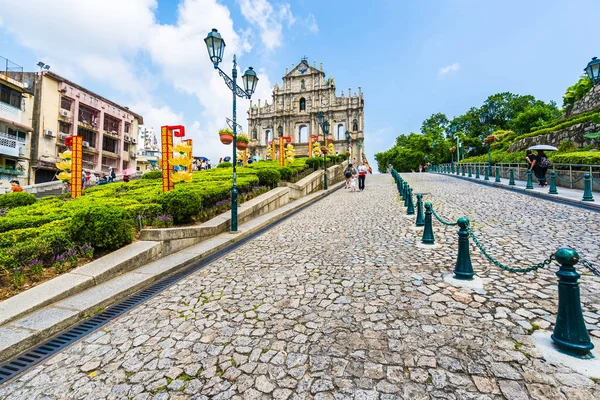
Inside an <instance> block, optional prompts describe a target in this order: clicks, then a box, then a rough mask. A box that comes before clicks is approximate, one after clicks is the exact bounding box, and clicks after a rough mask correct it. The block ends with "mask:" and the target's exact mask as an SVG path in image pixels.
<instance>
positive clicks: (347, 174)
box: [344, 164, 356, 189]
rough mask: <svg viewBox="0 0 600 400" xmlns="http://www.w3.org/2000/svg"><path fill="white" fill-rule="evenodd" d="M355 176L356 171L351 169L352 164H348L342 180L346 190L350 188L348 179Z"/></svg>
mask: <svg viewBox="0 0 600 400" xmlns="http://www.w3.org/2000/svg"><path fill="white" fill-rule="evenodd" d="M354 175H356V170H355V169H354V168H353V167H352V164H348V166H347V167H346V169H345V170H344V178H346V189H348V188H349V187H350V179H352V177H353V176H354Z"/></svg>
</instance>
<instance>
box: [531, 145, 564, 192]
mask: <svg viewBox="0 0 600 400" xmlns="http://www.w3.org/2000/svg"><path fill="white" fill-rule="evenodd" d="M528 150H537V155H536V156H535V157H534V159H533V160H532V162H531V165H530V166H529V170H530V171H532V172H533V174H534V175H535V177H536V179H537V180H538V181H539V183H540V187H544V186H547V185H548V183H547V182H546V173H547V172H548V168H550V167H551V166H552V164H551V163H550V160H548V157H546V153H544V150H548V151H554V150H558V149H557V148H556V147H553V146H548V145H537V146H532V147H530V148H529V149H528Z"/></svg>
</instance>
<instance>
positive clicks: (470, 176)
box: [467, 165, 473, 178]
mask: <svg viewBox="0 0 600 400" xmlns="http://www.w3.org/2000/svg"><path fill="white" fill-rule="evenodd" d="M468 168H469V174H468V175H467V176H468V177H469V178H472V177H473V175H472V174H471V166H470V165H469V167H468Z"/></svg>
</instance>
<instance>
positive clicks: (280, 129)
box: [277, 125, 283, 137]
mask: <svg viewBox="0 0 600 400" xmlns="http://www.w3.org/2000/svg"><path fill="white" fill-rule="evenodd" d="M277 133H278V134H279V137H282V136H283V127H282V126H281V125H279V128H277Z"/></svg>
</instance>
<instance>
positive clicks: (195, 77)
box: [0, 0, 600, 160]
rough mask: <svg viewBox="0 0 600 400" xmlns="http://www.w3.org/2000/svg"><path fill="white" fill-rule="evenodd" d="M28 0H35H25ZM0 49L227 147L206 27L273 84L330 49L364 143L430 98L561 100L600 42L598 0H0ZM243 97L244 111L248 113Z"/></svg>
mask: <svg viewBox="0 0 600 400" xmlns="http://www.w3.org/2000/svg"><path fill="white" fill-rule="evenodd" d="M20 3H27V4H20ZM0 9H2V10H3V12H2V14H0V55H1V56H3V57H6V58H9V59H10V60H12V61H14V62H16V63H18V64H20V65H22V66H24V67H25V69H26V70H36V67H35V64H36V63H37V62H38V61H40V60H43V61H44V62H46V63H48V64H50V65H51V66H52V71H54V72H56V73H58V74H59V75H63V76H65V77H67V78H70V79H73V80H75V81H76V82H78V83H80V84H82V85H83V86H86V87H88V88H89V89H91V90H94V91H96V92H97V93H99V94H101V95H103V96H105V97H108V98H110V99H113V100H115V101H117V102H118V103H120V104H123V105H128V106H129V107H130V108H131V109H132V110H133V111H137V112H139V113H141V114H143V115H144V117H145V119H146V121H147V125H149V126H154V127H155V128H158V127H159V126H160V125H164V124H179V123H183V124H185V125H186V127H187V128H188V132H189V135H190V136H191V137H192V139H194V153H195V154H196V155H205V156H208V157H210V158H212V159H215V158H218V157H222V156H225V155H228V153H229V150H228V148H224V147H223V146H222V145H220V143H219V142H218V138H217V135H216V130H218V128H220V127H222V126H223V125H224V119H225V117H226V116H230V115H231V94H230V92H228V89H227V88H226V86H225V84H224V83H223V82H222V81H220V79H221V78H219V77H218V75H217V74H216V73H215V71H214V70H212V67H211V65H210V63H209V61H208V57H207V55H206V49H205V48H204V45H203V42H202V39H203V38H204V36H206V33H207V32H208V30H209V29H210V28H211V27H216V28H218V29H219V30H220V31H221V32H222V33H223V36H224V38H225V40H226V42H227V49H226V52H227V57H228V58H227V59H226V60H225V63H224V65H223V68H224V69H227V70H229V69H230V65H231V56H232V54H233V52H235V53H237V54H238V61H239V65H240V68H241V69H245V68H246V67H247V66H249V65H252V66H254V67H255V69H257V70H258V71H259V74H260V75H259V77H260V78H261V80H260V82H259V89H258V92H257V94H256V96H255V99H256V98H259V97H260V98H261V99H262V100H264V99H267V98H269V99H270V94H271V88H272V86H273V85H274V84H275V82H280V80H281V77H282V76H283V75H284V73H285V68H286V67H291V65H292V64H297V63H298V62H299V60H300V59H301V57H302V56H305V55H306V56H307V57H308V59H309V62H310V64H311V65H312V62H313V61H317V65H318V64H319V63H320V62H322V63H323V67H324V70H325V73H326V74H327V75H328V76H329V75H331V76H333V77H334V78H335V81H336V84H337V87H338V90H339V91H341V90H344V91H346V92H347V90H348V88H352V90H353V91H356V88H357V87H358V86H361V88H362V90H363V92H364V93H365V131H366V137H367V138H366V143H365V148H366V150H367V156H368V157H369V159H371V160H372V159H373V154H374V153H375V152H377V151H381V150H385V149H386V148H388V147H390V146H391V145H392V143H393V142H394V139H395V138H396V136H398V135H399V134H401V133H408V132H411V131H412V132H417V131H418V130H419V127H420V124H421V122H422V121H423V119H425V118H427V117H428V116H429V115H431V114H432V113H435V112H444V113H445V114H446V115H448V116H449V117H452V116H454V115H460V114H461V113H463V112H464V111H466V110H467V109H468V108H469V107H471V106H479V105H480V104H481V103H482V102H483V100H484V99H485V98H486V97H487V96H488V95H490V94H493V93H497V92H503V91H511V92H514V93H519V94H532V95H534V96H536V97H537V98H540V99H542V100H545V101H549V100H555V101H556V102H557V103H558V104H559V105H561V104H562V95H563V93H564V91H565V89H566V88H567V86H569V85H571V84H573V83H574V82H575V81H576V80H577V78H578V76H579V75H580V74H581V73H582V72H583V68H584V67H585V65H586V64H587V62H588V61H589V60H590V59H591V57H592V56H600V54H598V46H597V39H596V40H594V38H598V35H599V34H598V28H597V21H596V20H595V18H597V17H594V14H595V12H594V10H596V9H597V0H595V1H594V0H572V1H568V2H567V1H538V0H526V1H523V0H520V1H514V0H506V1H503V2H482V1H475V0H437V1H434V0H421V1H403V0H396V1H393V0H373V1H371V2H356V1H341V0H329V1H322V0H321V1H316V0H298V1H288V2H286V1H282V2H277V1H274V0H221V1H217V0H181V1H178V0H158V1H156V0H127V1H121V0H85V1H81V0H64V1H62V2H60V3H57V2H55V1H50V0H30V1H27V2H14V1H12V0H0ZM246 109H247V104H244V102H242V103H240V106H239V109H238V115H240V116H241V117H242V121H241V122H242V125H244V126H245V110H246Z"/></svg>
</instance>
